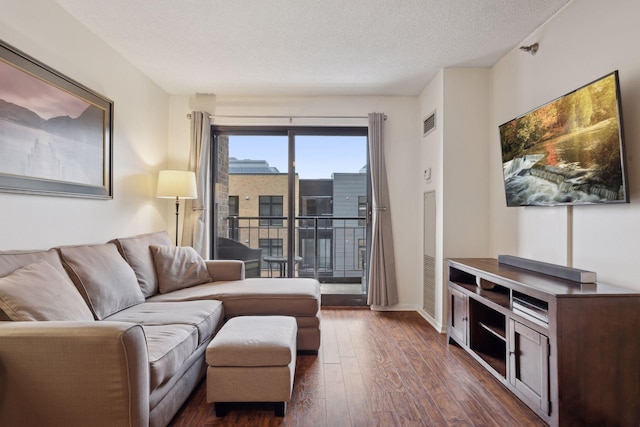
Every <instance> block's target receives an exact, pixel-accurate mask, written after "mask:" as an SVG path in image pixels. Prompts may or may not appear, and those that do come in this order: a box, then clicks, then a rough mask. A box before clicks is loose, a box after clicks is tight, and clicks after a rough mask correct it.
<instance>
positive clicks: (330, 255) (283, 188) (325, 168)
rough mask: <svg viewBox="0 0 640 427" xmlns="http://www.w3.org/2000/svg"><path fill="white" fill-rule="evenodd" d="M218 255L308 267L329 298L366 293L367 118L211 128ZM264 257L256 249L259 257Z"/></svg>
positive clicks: (279, 267)
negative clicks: (327, 124)
mask: <svg viewBox="0 0 640 427" xmlns="http://www.w3.org/2000/svg"><path fill="white" fill-rule="evenodd" d="M213 131H214V138H213V140H214V144H215V147H214V150H213V151H214V153H215V155H214V157H215V158H214V162H213V163H214V165H215V170H214V174H213V176H214V177H215V178H214V179H215V189H216V191H215V197H214V198H215V212H216V214H215V215H214V216H215V224H214V227H213V230H215V231H214V232H215V234H216V237H217V239H213V240H214V254H215V256H216V258H218V259H243V260H244V261H245V267H246V269H247V273H248V275H249V276H253V277H271V278H274V277H283V276H284V277H312V278H316V279H318V280H319V281H320V282H321V287H322V293H323V304H325V305H328V304H330V305H344V304H347V305H354V304H356V305H360V304H365V303H366V292H367V259H368V248H369V206H370V203H369V199H370V190H369V182H370V180H369V178H368V176H369V175H368V171H369V168H368V163H367V158H368V157H367V136H366V135H367V132H366V128H291V129H282V128H278V129H275V128H261V129H257V128H248V129H247V128H214V129H213ZM257 257H259V258H257Z"/></svg>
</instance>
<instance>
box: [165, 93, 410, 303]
mask: <svg viewBox="0 0 640 427" xmlns="http://www.w3.org/2000/svg"><path fill="white" fill-rule="evenodd" d="M170 104H171V105H170V111H171V113H170V114H171V117H170V130H169V139H170V144H169V153H170V156H171V159H172V160H171V162H172V164H175V166H176V167H178V166H181V165H183V164H184V165H186V162H187V159H188V147H189V123H188V121H187V119H186V115H187V114H188V113H189V112H191V111H192V110H203V111H208V112H209V113H211V114H217V115H233V114H235V115H262V116H264V115H293V116H296V115H297V116H319V115H320V116H366V115H367V114H368V113H371V112H381V113H385V114H386V115H387V117H388V119H387V121H386V122H385V155H386V162H387V163H386V164H387V173H388V180H389V192H390V197H391V217H392V223H393V232H394V245H395V256H396V269H397V279H398V286H399V297H400V302H399V305H398V306H396V307H395V308H396V309H402V308H410V309H415V304H416V301H417V299H418V298H419V296H418V291H419V289H420V284H421V280H422V276H421V268H422V262H421V246H420V245H421V242H420V238H419V237H420V228H419V224H420V211H421V199H419V198H416V197H415V194H417V192H418V191H419V188H420V180H421V179H422V176H421V174H420V173H418V171H419V165H418V162H419V154H420V146H419V143H418V130H419V126H420V118H419V117H418V114H417V111H418V108H417V98H415V97H230V96H226V97H220V96H213V95H211V96H205V95H201V96H191V97H188V96H172V97H171V100H170ZM347 122H349V123H351V124H353V125H366V124H367V122H366V120H364V121H362V120H360V121H346V120H306V121H302V120H297V121H295V123H294V124H299V125H334V124H335V125H340V124H342V125H344V124H346V123H347ZM217 123H218V124H254V125H255V124H262V125H269V124H270V125H282V124H289V121H288V119H285V120H262V121H256V120H239V119H235V120H226V121H224V122H223V121H222V120H218V122H217Z"/></svg>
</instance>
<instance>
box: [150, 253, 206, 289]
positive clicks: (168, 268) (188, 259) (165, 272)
mask: <svg viewBox="0 0 640 427" xmlns="http://www.w3.org/2000/svg"><path fill="white" fill-rule="evenodd" d="M149 249H150V250H151V255H152V256H153V261H154V263H155V266H156V274H157V275H158V284H159V287H160V293H161V294H166V293H168V292H172V291H175V290H178V289H182V288H187V287H190V286H193V285H199V284H201V283H208V282H211V281H213V279H212V278H211V276H210V275H209V270H207V265H206V264H205V262H204V260H203V259H202V257H201V256H200V254H198V252H196V250H195V249H193V248H192V247H190V246H182V247H175V246H158V245H151V246H149Z"/></svg>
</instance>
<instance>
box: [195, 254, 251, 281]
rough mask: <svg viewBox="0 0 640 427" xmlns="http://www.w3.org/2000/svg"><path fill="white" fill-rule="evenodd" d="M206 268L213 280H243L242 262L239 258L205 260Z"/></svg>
mask: <svg viewBox="0 0 640 427" xmlns="http://www.w3.org/2000/svg"><path fill="white" fill-rule="evenodd" d="M205 262H206V264H207V270H209V275H210V276H211V278H212V279H213V281H214V282H220V281H225V282H229V281H233V280H244V262H242V261H239V260H226V259H214V260H206V261H205Z"/></svg>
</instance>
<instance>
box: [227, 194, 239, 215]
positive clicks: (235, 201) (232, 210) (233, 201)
mask: <svg viewBox="0 0 640 427" xmlns="http://www.w3.org/2000/svg"><path fill="white" fill-rule="evenodd" d="M239 203H240V197H238V196H229V216H238V213H239V212H240V209H239Z"/></svg>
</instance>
